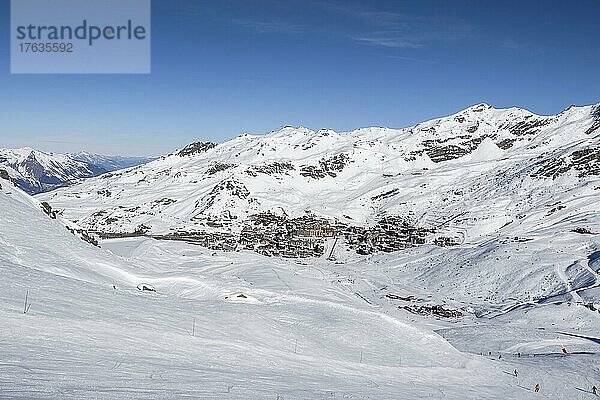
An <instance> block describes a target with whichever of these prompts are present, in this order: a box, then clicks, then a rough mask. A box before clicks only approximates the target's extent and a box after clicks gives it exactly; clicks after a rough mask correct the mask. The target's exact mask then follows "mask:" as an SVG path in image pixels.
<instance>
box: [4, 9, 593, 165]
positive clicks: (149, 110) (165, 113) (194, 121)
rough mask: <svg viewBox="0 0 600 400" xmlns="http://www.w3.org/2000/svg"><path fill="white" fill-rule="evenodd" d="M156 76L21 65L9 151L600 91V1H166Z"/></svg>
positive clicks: (118, 146) (560, 100)
mask: <svg viewBox="0 0 600 400" xmlns="http://www.w3.org/2000/svg"><path fill="white" fill-rule="evenodd" d="M152 11H153V14H152V73H151V74H150V75H11V74H10V59H9V39H10V36H9V25H10V24H9V22H10V21H9V1H8V0H0V27H1V29H0V147H17V146H30V147H36V148H41V149H44V150H49V151H76V150H79V149H86V150H88V151H92V152H98V153H112V154H132V155H158V154H162V153H166V152H169V151H171V150H173V149H175V148H178V147H181V146H183V145H185V144H187V143H189V142H192V141H196V140H217V141H224V140H227V139H229V138H232V137H235V136H237V135H238V134H240V133H243V132H248V133H255V134H260V133H265V132H267V131H270V130H275V129H278V128H279V127H281V126H283V125H303V126H307V127H309V128H314V129H319V128H332V129H335V130H351V129H355V128H359V127H365V126H389V127H397V128H399V127H404V126H408V125H411V124H414V123H417V122H420V121H423V120H426V119H430V118H434V117H438V116H442V115H447V114H451V113H453V112H455V111H458V110H460V109H463V108H466V107H468V106H470V105H472V104H475V103H479V102H487V103H490V104H492V105H494V106H496V107H508V106H520V107H524V108H528V109H530V110H532V111H534V112H537V113H540V114H550V113H557V112H560V111H561V110H562V109H564V108H565V107H567V106H568V105H570V104H578V105H583V104H591V103H597V102H600V79H599V78H598V70H599V68H600V46H599V45H598V38H600V24H599V23H598V21H597V16H598V15H600V2H598V1H596V0H587V1H586V0H583V1H571V2H564V1H523V0H521V1H502V2H496V1H460V0H452V1H449V0H440V1H428V0H420V1H399V0H397V1H352V0H346V1H334V0H325V1H311V0H303V1H295V0H291V1H270V0H265V1H249V0H246V1H242V0H240V1H227V0H224V1H219V2H216V1H199V0H153V10H152Z"/></svg>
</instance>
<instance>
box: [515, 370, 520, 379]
mask: <svg viewBox="0 0 600 400" xmlns="http://www.w3.org/2000/svg"><path fill="white" fill-rule="evenodd" d="M517 376H519V374H518V372H517V370H516V369H515V378H516V377H517Z"/></svg>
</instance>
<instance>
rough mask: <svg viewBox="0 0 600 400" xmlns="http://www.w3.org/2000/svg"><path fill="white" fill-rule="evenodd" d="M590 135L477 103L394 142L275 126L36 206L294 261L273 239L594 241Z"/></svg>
mask: <svg viewBox="0 0 600 400" xmlns="http://www.w3.org/2000/svg"><path fill="white" fill-rule="evenodd" d="M599 128H600V106H586V107H571V108H569V109H567V110H565V111H563V112H562V113H560V114H558V115H553V116H540V115H535V114H533V113H531V112H529V111H526V110H523V109H518V108H510V109H495V108H493V107H491V106H489V105H486V104H480V105H476V106H473V107H471V108H468V109H466V110H464V111H461V112H459V113H457V114H455V115H451V116H449V117H444V118H440V119H435V120H432V121H428V122H425V123H422V124H418V125H416V126H413V127H409V128H405V129H399V130H394V129H386V128H366V129H359V130H356V131H353V132H346V133H337V132H334V131H331V130H320V131H316V132H315V131H311V130H309V129H306V128H292V127H286V128H283V129H281V130H279V131H276V132H272V133H270V134H268V135H265V136H250V135H242V136H240V137H238V138H236V139H233V140H231V141H229V142H226V143H222V144H216V143H206V142H201V143H194V144H191V145H189V146H188V147H186V148H184V149H182V150H180V151H178V152H175V153H173V154H171V155H169V156H166V157H162V158H160V159H158V160H155V161H153V162H150V163H148V164H146V165H143V166H138V167H135V168H132V169H129V170H126V171H122V172H116V173H111V174H106V175H103V176H102V177H99V178H95V179H90V180H87V181H86V182H84V183H83V184H81V185H77V186H73V187H70V188H66V189H61V190H58V191H56V192H53V193H50V194H45V195H43V196H41V198H42V199H44V200H46V201H48V202H50V203H51V204H53V205H54V206H55V207H56V208H58V209H60V210H61V212H64V216H65V217H67V218H69V219H72V220H75V221H77V222H78V223H80V224H81V225H82V226H84V227H85V228H87V229H90V230H93V231H96V232H99V233H101V234H103V235H106V236H111V235H112V236H124V235H139V234H147V235H153V236H163V237H166V238H186V239H195V240H197V241H199V242H203V243H205V244H208V245H209V247H214V248H220V249H223V248H236V247H237V248H239V247H240V246H242V247H244V248H252V249H255V250H259V251H260V252H263V253H273V254H275V253H277V254H283V255H286V254H288V253H289V254H291V255H292V256H293V255H297V254H300V253H302V252H301V251H293V250H290V249H289V247H290V246H288V245H282V244H281V243H279V242H281V239H282V235H283V238H284V239H285V238H287V237H292V238H294V239H298V240H299V241H300V242H299V243H298V245H299V246H300V247H302V248H304V247H306V248H308V250H307V252H305V253H308V255H310V254H311V253H315V254H316V255H322V254H323V251H322V248H323V244H324V243H323V241H322V240H321V241H319V240H317V241H315V240H311V241H310V243H308V242H306V241H303V240H301V239H302V238H304V237H312V238H315V237H316V238H327V237H336V236H337V237H343V238H344V240H345V241H346V242H347V244H348V245H349V246H350V247H352V248H354V249H355V250H357V251H359V252H361V253H365V254H369V253H373V252H377V251H393V250H398V249H402V248H406V247H410V246H412V245H414V244H422V243H435V244H439V245H457V244H475V243H481V242H484V241H486V240H489V239H490V237H495V236H497V235H505V236H510V237H511V238H513V239H514V238H515V237H519V238H521V237H523V238H526V237H528V236H530V235H531V234H532V233H533V231H543V230H544V229H554V230H557V229H559V228H560V229H563V230H566V231H567V232H568V231H571V230H578V231H581V232H586V231H590V232H600V226H598V224H599V222H600V221H598V219H597V218H596V213H595V210H596V209H595V207H594V204H595V203H594V201H593V196H594V194H595V193H596V188H597V186H598V184H597V179H598V175H599V174H600V170H599V165H600V164H599V159H598V157H599V156H598V154H599V149H600V142H599V137H600V129H599ZM74 199H76V200H77V201H73V200H74ZM567 221H570V222H567ZM257 227H261V229H257ZM257 231H260V232H263V233H260V234H259V233H257ZM264 232H267V233H264ZM313 245H314V246H313ZM282 246H283V247H284V248H283V249H282V248H281V247H282ZM311 249H316V251H313V250H311Z"/></svg>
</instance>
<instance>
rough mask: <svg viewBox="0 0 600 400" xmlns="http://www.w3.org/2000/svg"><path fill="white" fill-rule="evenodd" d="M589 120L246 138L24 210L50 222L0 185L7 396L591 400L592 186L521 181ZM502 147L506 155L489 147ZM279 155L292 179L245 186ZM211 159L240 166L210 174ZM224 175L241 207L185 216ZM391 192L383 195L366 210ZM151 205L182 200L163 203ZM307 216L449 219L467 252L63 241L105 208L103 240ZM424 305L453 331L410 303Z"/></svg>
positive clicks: (505, 118) (224, 201)
mask: <svg viewBox="0 0 600 400" xmlns="http://www.w3.org/2000/svg"><path fill="white" fill-rule="evenodd" d="M591 110H592V108H590V107H580V108H577V107H575V108H572V109H570V110H567V111H565V112H563V113H561V114H559V115H558V116H549V117H541V116H535V115H533V114H531V113H529V112H527V111H525V110H520V109H506V110H498V109H494V108H492V107H490V106H487V105H478V106H474V107H472V108H470V109H467V110H465V111H462V112H460V113H457V114H455V115H452V116H449V117H445V118H441V119H437V120H433V121H429V122H425V123H423V124H419V125H417V126H415V127H411V128H407V129H404V130H391V129H386V128H367V129H361V130H357V131H354V132H348V133H335V132H333V131H329V130H327V131H324V130H322V131H317V132H314V131H311V130H308V129H306V128H301V129H297V128H285V129H283V130H281V131H278V132H274V133H271V134H269V135H266V136H264V137H257V136H243V137H240V138H237V139H234V140H233V141H231V142H228V143H224V144H221V145H219V146H217V147H215V148H213V149H211V150H209V151H208V152H205V153H200V154H196V155H192V156H188V157H180V156H177V155H176V154H173V155H170V156H167V157H165V158H163V159H159V160H156V161H153V162H151V163H149V164H147V165H144V166H138V167H133V168H131V169H129V170H126V171H120V172H116V173H113V174H111V175H109V176H104V177H101V178H94V179H91V180H88V181H86V182H84V183H82V184H81V185H77V186H75V187H72V188H67V189H60V190H59V191H57V192H53V193H49V194H45V195H42V196H39V197H38V199H39V200H46V201H49V202H50V203H51V205H52V206H53V208H59V209H62V210H64V211H63V214H62V216H61V215H59V216H58V218H57V219H51V218H50V217H49V216H47V215H46V214H44V213H43V212H42V211H41V205H40V203H39V202H38V200H36V199H34V198H32V197H30V196H28V195H26V194H25V193H23V192H21V191H20V190H18V189H16V188H14V187H12V186H11V185H10V183H8V182H7V181H4V180H0V183H1V184H2V190H0V348H1V349H2V351H1V352H0V398H2V399H4V398H6V399H30V398H36V399H82V398H90V399H91V398H94V399H114V398H131V399H134V398H136V399H137V398H158V399H170V398H173V399H175V398H203V399H204V398H207V399H210V398H215V399H216V398H219V399H222V398H226V399H229V398H231V399H265V398H273V399H348V398H352V399H390V398H398V399H407V400H411V399H419V398H436V399H442V398H443V399H481V398H485V399H519V400H521V399H522V400H527V399H531V398H532V396H533V395H535V394H534V393H533V388H534V386H535V385H536V384H537V383H539V384H540V385H541V393H540V394H539V395H538V396H539V397H541V398H545V399H556V400H558V399H561V400H562V399H565V398H587V397H591V398H593V397H592V396H591V394H590V393H587V392H586V391H589V390H590V389H591V387H592V385H593V384H595V385H596V386H599V385H598V383H599V382H598V381H599V380H600V358H599V357H598V353H599V352H600V344H598V343H597V342H595V341H593V340H587V339H585V337H591V338H597V337H598V331H600V313H599V312H598V311H594V310H592V309H590V308H588V307H589V306H590V305H591V304H598V303H600V276H599V275H598V274H599V270H600V264H599V260H600V256H599V254H600V237H599V236H598V235H597V234H594V232H600V220H599V218H598V216H599V213H598V206H597V196H598V195H597V193H598V192H597V190H598V189H597V188H598V187H599V186H600V182H599V178H598V176H597V175H595V174H593V173H592V174H587V175H580V174H579V173H578V172H577V171H574V170H571V171H566V172H565V173H563V174H559V175H558V176H556V177H555V178H554V179H552V178H548V177H536V176H534V175H535V172H536V171H538V170H539V169H540V168H542V167H543V166H544V165H545V163H546V162H548V161H552V160H554V159H556V158H557V157H562V156H567V157H569V156H570V154H572V152H573V151H574V150H578V149H583V148H586V147H589V146H595V145H597V140H598V137H597V136H592V137H590V136H589V135H586V134H585V133H584V132H585V131H586V129H587V128H589V126H590V125H591V124H592V120H591V117H590V113H591ZM532 118H534V119H536V120H538V121H542V122H543V123H544V124H545V125H543V127H542V128H540V129H539V130H538V131H536V132H535V133H533V134H526V135H523V137H520V136H519V135H513V133H510V132H509V131H508V129H504V128H501V127H502V126H505V125H504V124H506V123H511V124H516V123H518V124H521V123H523V121H526V120H529V119H532ZM459 121H463V122H459ZM477 124H479V125H478V128H477V129H476V130H474V131H473V132H471V133H470V134H469V138H470V139H469V140H472V139H477V141H478V144H477V146H475V147H474V148H473V149H472V151H471V152H470V153H468V154H464V155H462V156H460V157H457V158H455V159H452V160H448V161H442V162H437V163H436V162H433V161H432V158H431V157H430V156H429V155H428V154H427V153H426V152H424V153H423V154H421V155H416V156H415V158H414V159H411V158H410V157H409V155H410V154H411V152H414V151H418V150H420V149H423V148H424V146H426V143H428V142H427V141H430V140H434V141H436V140H441V141H443V142H442V144H443V145H445V144H447V143H458V144H460V143H461V141H463V140H466V139H461V138H460V136H466V135H465V130H464V129H465V128H469V129H470V130H473V129H471V127H473V126H475V125H477ZM432 128H435V132H434V131H433V130H432ZM492 134H496V135H497V136H496V138H492V137H491V136H490V135H492ZM483 136H485V137H483ZM517 136H519V137H517ZM503 139H515V142H514V144H513V146H512V147H510V148H508V149H501V148H500V147H498V145H497V143H498V142H499V141H500V140H503ZM340 153H347V154H349V155H350V160H351V161H353V162H351V163H349V164H348V165H347V166H346V167H345V168H344V169H343V170H342V171H338V172H339V173H337V174H336V176H335V177H326V178H324V179H322V180H311V179H309V178H306V177H303V176H300V175H299V169H300V167H301V166H302V165H317V164H318V163H319V160H321V159H323V158H328V157H331V156H332V155H335V154H340ZM275 161H279V162H290V163H292V164H293V165H294V166H295V167H296V170H295V171H291V172H290V174H289V175H285V174H284V175H265V174H257V176H251V175H249V174H247V173H246V172H245V171H246V170H247V169H248V168H250V167H252V166H256V165H263V164H265V163H270V162H275ZM217 162H219V163H231V164H235V166H234V167H232V168H229V169H225V170H222V171H219V172H217V173H216V174H214V175H207V173H206V172H207V170H208V169H209V168H210V167H212V166H214V164H215V163H217ZM425 168H426V169H425ZM228 180H235V181H238V182H241V183H243V184H244V185H245V186H246V187H247V189H248V191H249V192H250V197H251V198H252V199H255V201H252V202H250V201H244V199H240V198H237V197H235V196H233V195H232V194H231V193H230V192H227V191H223V192H222V193H218V196H217V198H216V200H215V201H214V203H213V204H212V205H211V206H210V207H208V208H206V209H204V210H200V209H198V207H196V203H197V202H200V203H202V202H204V201H207V196H208V194H209V193H210V192H211V191H212V190H213V188H214V187H215V186H216V185H218V184H219V183H221V182H225V181H228ZM392 189H398V194H397V195H395V196H393V197H392V198H386V199H383V200H372V198H373V197H374V196H377V195H380V194H382V193H385V192H388V191H390V190H392ZM105 191H107V192H109V193H110V194H109V195H106V194H104V195H102V194H100V192H102V193H106V192H105ZM161 199H173V200H175V202H172V203H170V204H160V205H156V203H155V202H156V200H161ZM135 207H139V208H138V209H135V210H133V211H126V210H128V209H134V208H135ZM232 207H233V208H232ZM307 209H309V210H311V211H312V212H314V213H315V214H317V215H324V216H329V217H339V218H340V219H342V218H344V220H345V221H353V222H355V223H365V224H368V223H372V222H373V221H374V220H376V219H377V218H379V217H381V216H382V215H412V216H413V217H414V220H415V221H417V222H418V223H419V225H423V226H432V225H436V224H438V225H439V222H440V221H448V220H449V217H453V219H452V220H451V222H449V223H446V224H443V226H441V227H440V228H439V229H438V231H437V233H436V234H437V235H440V236H456V237H458V238H460V239H461V242H460V244H459V245H457V246H454V247H450V248H442V247H439V246H434V245H432V244H431V243H428V244H426V245H422V246H418V247H414V248H409V249H406V250H403V251H399V252H395V253H389V254H373V255H368V256H361V255H358V254H356V253H355V252H353V251H350V250H349V249H347V248H346V247H344V246H340V245H338V246H337V247H335V249H333V255H334V257H335V259H336V261H335V262H333V261H328V260H327V259H326V258H325V257H323V258H318V259H303V260H294V259H279V258H269V257H263V256H260V255H258V254H255V253H252V252H247V251H239V252H220V251H213V250H208V249H205V248H203V247H199V246H194V245H192V244H189V243H185V242H174V241H159V240H154V239H151V238H148V237H137V238H125V239H114V240H104V241H101V243H100V246H101V247H100V248H99V247H95V246H93V245H91V244H89V243H86V242H84V241H83V240H81V238H80V237H79V235H74V234H72V233H71V232H70V231H69V230H68V229H66V227H65V226H69V227H70V228H71V230H72V229H73V228H74V227H76V225H74V221H77V222H76V223H77V224H81V225H82V226H84V227H87V228H98V227H102V228H106V226H104V225H101V224H99V221H97V220H95V219H94V218H92V215H93V214H94V213H96V212H98V211H101V210H107V211H109V214H108V215H109V216H114V217H116V218H117V222H116V223H115V228H114V229H116V230H118V229H124V230H126V231H127V230H130V229H132V228H135V227H136V226H138V225H139V224H141V223H145V224H149V225H150V226H151V227H152V230H153V232H168V231H169V229H175V228H183V229H192V228H194V227H195V226H196V225H195V224H196V223H197V221H196V220H194V218H193V217H194V216H204V215H215V216H220V215H221V214H220V213H221V212H222V211H231V212H232V213H233V214H234V215H239V216H240V219H243V218H245V217H246V216H247V215H248V214H249V213H251V212H257V211H261V210H277V211H278V212H281V213H284V212H285V213H286V214H288V215H302V214H303V213H304V212H305V210H307ZM344 215H348V216H350V217H351V218H352V219H351V220H350V219H348V218H345V217H344ZM576 227H584V228H586V229H589V231H590V232H592V233H591V234H582V233H576V232H573V229H574V228H576ZM332 246H333V243H332V241H328V242H327V244H326V247H327V248H326V250H325V254H329V252H330V251H331V250H332ZM139 285H148V286H151V287H153V288H155V289H156V292H151V291H140V290H138V286H139ZM25 296H27V298H28V302H29V304H31V306H30V308H29V310H28V312H27V313H24V312H23V310H24V306H25V305H24V301H25ZM584 303H585V304H584ZM433 306H443V307H444V308H446V309H450V310H456V311H457V312H460V313H462V314H463V316H462V317H460V318H440V317H435V316H433V315H430V314H428V313H427V312H425V313H423V315H421V314H418V313H411V312H410V311H409V310H408V309H406V308H405V307H409V308H411V307H412V308H416V307H425V308H426V307H433ZM586 306H588V307H586ZM568 334H575V335H578V336H569V335H568ZM563 347H565V348H566V349H567V351H568V352H569V354H568V355H564V354H562V352H561V349H562V348H563ZM515 369H516V370H517V371H518V376H514V375H513V371H514V370H515Z"/></svg>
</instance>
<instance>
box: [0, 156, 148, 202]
mask: <svg viewBox="0 0 600 400" xmlns="http://www.w3.org/2000/svg"><path fill="white" fill-rule="evenodd" d="M147 161H149V159H146V158H141V157H112V156H97V155H91V154H88V153H83V152H82V153H78V154H74V155H71V154H57V153H47V152H43V151H39V150H34V149H31V148H22V149H0V169H3V170H5V171H6V172H7V173H8V175H9V176H10V177H11V178H12V179H13V180H14V182H15V183H16V184H17V185H18V186H19V187H20V188H21V189H23V190H25V191H26V192H27V193H30V194H36V193H41V192H47V191H50V190H53V189H55V188H58V187H63V186H68V185H70V184H73V183H75V182H78V181H80V180H81V179H83V178H91V177H94V176H98V175H101V174H104V173H106V172H108V171H114V170H117V169H123V168H127V167H130V166H135V165H140V164H143V163H145V162H147Z"/></svg>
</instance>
